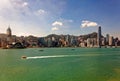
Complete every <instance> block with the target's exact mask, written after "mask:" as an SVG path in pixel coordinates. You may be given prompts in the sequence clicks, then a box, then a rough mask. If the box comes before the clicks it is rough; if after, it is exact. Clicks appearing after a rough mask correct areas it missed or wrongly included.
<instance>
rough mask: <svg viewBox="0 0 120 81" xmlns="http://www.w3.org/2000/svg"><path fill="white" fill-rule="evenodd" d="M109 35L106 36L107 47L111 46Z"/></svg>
mask: <svg viewBox="0 0 120 81" xmlns="http://www.w3.org/2000/svg"><path fill="white" fill-rule="evenodd" d="M109 37H110V36H109V34H106V45H109Z"/></svg>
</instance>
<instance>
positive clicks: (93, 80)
mask: <svg viewBox="0 0 120 81" xmlns="http://www.w3.org/2000/svg"><path fill="white" fill-rule="evenodd" d="M41 50H42V51H41ZM21 56H27V58H26V59H21ZM0 81H120V48H101V49H99V48H29V49H5V50H3V49H0Z"/></svg>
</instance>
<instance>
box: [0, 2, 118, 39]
mask: <svg viewBox="0 0 120 81" xmlns="http://www.w3.org/2000/svg"><path fill="white" fill-rule="evenodd" d="M9 25H10V27H11V29H12V32H13V34H15V35H18V36H20V35H35V36H46V35H48V34H71V35H81V34H88V33H91V32H94V31H95V32H96V31H97V27H98V26H101V27H102V33H103V35H105V34H107V33H109V34H111V35H113V36H118V37H120V0H0V33H5V32H6V29H7V28H8V26H9Z"/></svg>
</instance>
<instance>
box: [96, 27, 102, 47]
mask: <svg viewBox="0 0 120 81" xmlns="http://www.w3.org/2000/svg"><path fill="white" fill-rule="evenodd" d="M97 40H98V47H99V48H101V26H99V27H98V36H97Z"/></svg>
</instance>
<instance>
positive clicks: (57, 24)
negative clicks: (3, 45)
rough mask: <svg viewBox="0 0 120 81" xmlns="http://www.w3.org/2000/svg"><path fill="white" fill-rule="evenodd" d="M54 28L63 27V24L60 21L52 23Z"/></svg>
mask: <svg viewBox="0 0 120 81" xmlns="http://www.w3.org/2000/svg"><path fill="white" fill-rule="evenodd" d="M52 26H63V23H62V22H59V21H55V22H54V23H52Z"/></svg>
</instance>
